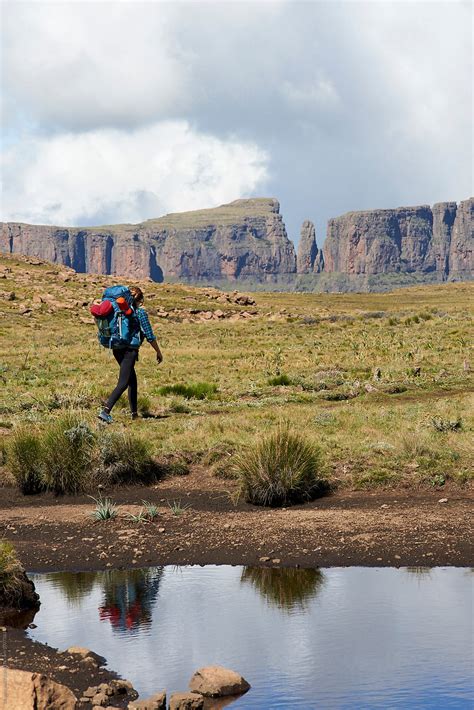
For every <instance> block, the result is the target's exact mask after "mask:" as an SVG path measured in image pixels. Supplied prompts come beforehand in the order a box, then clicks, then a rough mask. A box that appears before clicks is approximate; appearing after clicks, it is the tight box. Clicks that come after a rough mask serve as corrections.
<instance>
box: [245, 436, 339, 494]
mask: <svg viewBox="0 0 474 710" xmlns="http://www.w3.org/2000/svg"><path fill="white" fill-rule="evenodd" d="M233 466H234V470H235V472H236V477H237V479H238V481H239V484H240V493H241V495H242V497H244V498H245V500H246V501H247V502H249V503H253V504H255V505H265V506H282V505H291V504H293V503H301V502H304V501H307V500H311V499H312V498H314V497H316V496H317V495H320V494H321V493H322V492H323V491H324V490H325V489H326V487H327V483H326V481H325V479H324V476H323V475H322V472H321V458H320V452H319V450H318V449H317V448H316V447H315V446H314V445H313V444H312V443H310V442H308V441H307V440H306V439H305V438H304V437H302V436H301V434H298V433H293V432H291V431H290V430H289V428H288V426H279V427H278V429H277V430H276V431H275V432H274V433H272V434H269V435H267V436H264V437H262V438H260V439H258V440H257V441H256V442H255V444H253V445H252V446H250V447H247V448H246V449H244V450H243V451H242V452H241V453H240V454H238V455H237V456H236V457H235V460H234V463H233Z"/></svg>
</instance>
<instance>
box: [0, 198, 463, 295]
mask: <svg viewBox="0 0 474 710" xmlns="http://www.w3.org/2000/svg"><path fill="white" fill-rule="evenodd" d="M473 212H474V199H473V198H470V199H469V200H465V201H464V202H461V203H460V204H459V205H457V204H456V203H455V202H440V203H438V204H435V205H434V206H433V208H431V207H429V206H428V205H421V206H418V207H400V208H398V209H389V210H371V211H366V212H350V213H348V214H345V215H342V216H341V217H337V218H335V219H331V220H330V221H329V223H328V232H327V240H326V243H325V245H324V258H323V252H322V250H321V249H318V246H317V243H316V234H315V229H314V225H313V223H312V222H310V221H306V222H304V223H303V226H302V230H301V240H300V244H299V248H298V268H297V260H296V256H295V250H294V246H293V243H292V242H291V241H290V240H289V239H288V236H287V234H286V229H285V225H284V223H283V220H282V217H281V215H280V206H279V204H278V202H277V200H274V199H270V198H261V199H248V200H236V201H235V202H231V203H230V204H228V205H222V206H221V207H217V208H215V209H208V210H198V211H194V212H183V213H177V214H170V215H166V216H165V217H160V218H159V219H154V220H148V221H146V222H143V223H141V224H137V225H130V224H124V225H115V226H106V227H97V228H66V227H47V226H37V225H28V224H18V223H4V224H2V232H1V237H0V251H4V252H10V253H19V254H25V255H29V256H35V257H38V258H41V259H47V260H48V261H52V262H56V263H60V264H64V265H66V266H71V267H73V268H74V269H75V270H76V271H79V272H93V273H102V274H120V275H123V276H129V277H131V278H134V279H137V280H139V279H143V278H146V277H149V278H151V279H153V280H154V281H163V280H182V281H191V282H200V281H201V282H207V283H209V282H211V283H212V282H217V281H222V282H224V281H226V282H229V281H236V280H239V279H242V280H250V281H252V282H253V283H254V284H258V283H262V284H265V283H273V282H276V283H277V282H280V283H285V284H287V285H289V284H290V283H296V287H298V280H300V281H304V283H305V287H306V288H308V287H309V288H314V287H317V283H316V282H318V280H319V281H321V280H322V281H324V289H325V290H345V289H347V288H351V289H359V290H375V289H377V288H378V286H377V283H378V282H380V283H381V284H382V282H383V283H384V284H385V286H384V288H386V287H387V286H389V285H390V284H391V285H392V287H393V285H396V284H397V283H400V285H402V284H406V283H408V281H407V279H408V277H409V276H410V275H413V277H414V278H415V280H419V279H420V278H421V279H425V280H429V281H430V282H433V281H444V280H447V279H451V280H453V279H457V280H461V279H462V280H464V279H468V278H472V276H473V273H474V263H473V254H472V244H473ZM393 274H399V275H400V276H403V275H405V276H404V278H403V279H400V278H398V277H397V278H398V281H397V278H395V277H392V275H393ZM297 275H298V277H299V276H301V279H299V278H297ZM341 277H344V278H341ZM376 277H378V280H377V278H376ZM405 277H406V278H405ZM412 280H413V279H412ZM322 281H321V283H322Z"/></svg>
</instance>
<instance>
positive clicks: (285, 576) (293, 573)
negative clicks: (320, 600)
mask: <svg viewBox="0 0 474 710" xmlns="http://www.w3.org/2000/svg"><path fill="white" fill-rule="evenodd" d="M241 581H242V582H243V583H244V584H247V583H248V584H251V585H252V586H253V587H254V589H255V590H256V591H257V592H258V593H259V594H260V595H261V596H262V597H263V598H264V599H265V601H266V602H267V603H268V604H272V605H274V606H276V607H278V608H279V609H283V610H286V611H293V610H294V609H296V608H300V609H305V608H306V606H307V604H308V603H309V602H310V601H311V600H312V599H314V598H315V596H316V595H317V594H318V592H319V591H320V589H321V587H322V585H323V584H324V575H323V573H322V572H321V570H319V569H294V568H291V567H245V568H244V570H243V571H242V576H241Z"/></svg>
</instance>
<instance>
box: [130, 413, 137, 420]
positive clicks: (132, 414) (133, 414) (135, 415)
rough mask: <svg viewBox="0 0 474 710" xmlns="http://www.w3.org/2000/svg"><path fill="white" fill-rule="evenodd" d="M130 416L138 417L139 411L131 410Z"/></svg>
mask: <svg viewBox="0 0 474 710" xmlns="http://www.w3.org/2000/svg"><path fill="white" fill-rule="evenodd" d="M130 416H131V418H132V419H138V412H131V413H130Z"/></svg>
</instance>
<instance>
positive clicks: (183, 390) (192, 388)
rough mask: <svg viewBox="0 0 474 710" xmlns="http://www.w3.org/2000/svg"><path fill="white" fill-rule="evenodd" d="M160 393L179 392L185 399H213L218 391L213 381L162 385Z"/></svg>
mask: <svg viewBox="0 0 474 710" xmlns="http://www.w3.org/2000/svg"><path fill="white" fill-rule="evenodd" d="M159 392H160V394H163V395H168V394H177V395H180V396H181V397H184V399H211V398H212V397H213V395H215V393H216V392H217V385H216V384H214V383H212V382H196V383H194V384H190V385H185V384H179V383H178V384H175V385H165V386H164V387H160V390H159Z"/></svg>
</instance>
